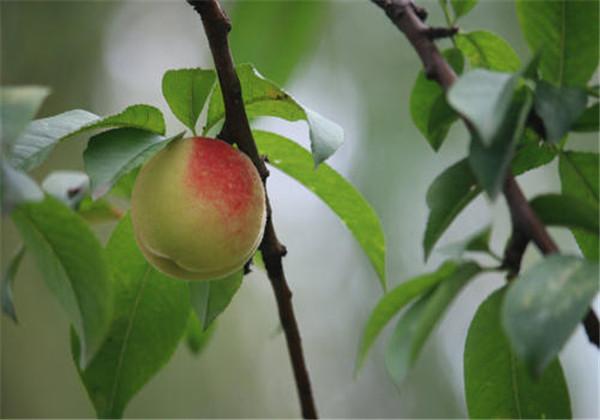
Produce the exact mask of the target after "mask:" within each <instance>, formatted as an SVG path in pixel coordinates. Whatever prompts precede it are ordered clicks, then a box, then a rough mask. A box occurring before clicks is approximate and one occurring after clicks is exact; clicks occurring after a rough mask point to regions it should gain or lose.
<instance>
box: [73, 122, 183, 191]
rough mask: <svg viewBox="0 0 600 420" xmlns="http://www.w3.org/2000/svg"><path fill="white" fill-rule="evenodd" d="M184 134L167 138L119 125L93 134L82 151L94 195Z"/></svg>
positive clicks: (107, 188)
mask: <svg viewBox="0 0 600 420" xmlns="http://www.w3.org/2000/svg"><path fill="white" fill-rule="evenodd" d="M182 136H183V133H179V134H176V135H174V136H171V137H164V136H161V135H158V134H154V133H151V132H149V131H145V130H139V129H135V128H117V129H114V130H110V131H106V132H104V133H100V134H98V135H95V136H94V137H92V138H91V139H90V141H89V143H88V146H87V148H86V149H85V151H84V152H83V162H84V164H85V171H86V172H87V174H88V175H89V177H90V181H91V188H92V197H93V198H98V197H101V196H102V195H104V194H106V193H107V192H108V191H109V190H110V189H111V188H112V186H113V185H115V183H116V182H117V181H118V180H119V178H121V177H123V176H124V175H126V174H127V173H129V172H131V171H132V170H133V169H135V168H137V167H139V166H141V165H143V164H144V163H145V162H146V161H147V160H148V159H150V158H151V157H152V156H154V155H155V154H156V153H158V152H159V151H160V150H162V149H163V148H165V147H166V146H167V145H168V144H169V143H170V142H171V141H173V140H176V139H179V138H181V137H182Z"/></svg>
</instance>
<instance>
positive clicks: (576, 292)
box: [502, 255, 600, 376]
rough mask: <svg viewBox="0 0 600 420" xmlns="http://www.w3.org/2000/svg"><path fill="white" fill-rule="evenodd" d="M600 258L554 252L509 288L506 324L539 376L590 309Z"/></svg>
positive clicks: (522, 356) (520, 352)
mask: <svg viewBox="0 0 600 420" xmlns="http://www.w3.org/2000/svg"><path fill="white" fill-rule="evenodd" d="M599 268H600V266H599V265H598V263H596V262H592V261H588V260H584V259H582V258H578V257H571V256H566V255H550V256H548V257H546V258H544V259H543V260H542V261H541V262H539V263H537V264H536V265H535V266H533V267H531V268H530V269H529V270H527V272H525V273H524V274H522V275H520V276H519V278H518V279H517V280H516V281H515V282H514V283H513V284H512V285H511V286H510V288H509V289H508V292H507V293H506V298H505V300H504V304H503V307H502V323H503V326H504V328H505V330H506V333H507V336H508V338H509V340H510V342H511V344H512V347H513V349H514V351H515V353H516V354H517V356H519V358H520V359H521V360H523V361H524V362H525V364H526V365H527V367H528V369H529V370H530V372H532V373H533V374H534V375H536V376H539V375H541V374H542V372H544V369H546V367H547V366H548V364H549V363H550V362H551V361H552V360H554V359H555V358H556V357H557V356H558V353H559V352H560V350H561V349H562V348H563V346H564V345H565V343H566V342H567V340H568V339H569V337H570V336H571V335H572V334H573V332H574V331H575V328H577V326H578V325H579V322H580V321H581V320H582V319H583V318H584V316H585V314H586V313H587V311H588V308H589V305H590V303H591V302H592V300H593V299H594V296H595V295H596V293H598V289H599V288H600V286H599V284H598V269H599Z"/></svg>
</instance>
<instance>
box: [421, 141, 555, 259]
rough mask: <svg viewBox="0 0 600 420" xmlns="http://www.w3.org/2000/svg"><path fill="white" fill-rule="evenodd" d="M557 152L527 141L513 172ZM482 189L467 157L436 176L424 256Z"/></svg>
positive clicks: (429, 200)
mask: <svg viewBox="0 0 600 420" xmlns="http://www.w3.org/2000/svg"><path fill="white" fill-rule="evenodd" d="M555 156H556V153H555V152H554V151H553V150H552V149H550V148H549V147H548V146H546V145H544V144H541V145H540V144H537V143H527V144H525V145H524V146H523V147H521V148H520V149H519V150H517V153H516V156H515V158H514V159H513V163H512V171H513V174H514V175H520V174H522V173H525V172H527V171H529V170H531V169H534V168H537V167H539V166H542V165H545V164H547V163H549V162H550V161H552V159H554V157H555ZM480 192H481V188H479V186H478V185H477V179H476V178H475V175H473V172H472V170H471V167H470V165H469V162H468V160H467V159H463V160H460V161H458V162H456V163H455V164H454V165H452V166H450V167H448V168H446V170H444V172H442V173H441V174H440V175H438V176H437V178H436V179H435V180H434V181H433V183H432V184H431V186H430V187H429V189H428V190H427V207H428V208H429V217H428V218H427V228H426V229H425V235H424V237H423V251H424V254H425V260H427V258H429V255H430V254H431V250H432V249H433V247H434V246H435V244H436V243H437V241H438V240H439V239H440V237H441V236H442V234H443V233H444V232H445V231H446V229H447V228H448V226H450V224H451V223H452V222H453V221H454V219H455V218H456V216H458V215H459V214H460V212H461V211H462V210H463V209H464V208H465V207H467V205H468V204H469V203H470V202H471V201H473V199H475V197H477V196H478V195H479V193H480Z"/></svg>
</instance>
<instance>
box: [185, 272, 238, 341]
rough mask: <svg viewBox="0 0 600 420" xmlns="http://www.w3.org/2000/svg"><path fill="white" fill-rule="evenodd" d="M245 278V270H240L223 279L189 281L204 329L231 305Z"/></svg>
mask: <svg viewBox="0 0 600 420" xmlns="http://www.w3.org/2000/svg"><path fill="white" fill-rule="evenodd" d="M243 278H244V272H243V271H242V270H240V271H236V272H235V273H233V274H230V275H228V276H226V277H223V278H221V279H215V280H210V281H202V280H200V281H190V282H189V284H190V297H191V302H192V309H193V310H194V312H195V313H196V316H197V317H198V320H199V321H200V326H201V327H202V330H203V331H205V330H206V329H207V328H208V327H209V326H210V325H211V324H212V323H213V321H214V320H215V319H216V318H217V317H218V316H219V315H220V314H221V313H222V312H223V311H224V310H225V309H226V308H227V306H229V303H230V302H231V299H233V296H234V295H235V294H236V292H237V291H238V289H239V288H240V286H241V285H242V279H243Z"/></svg>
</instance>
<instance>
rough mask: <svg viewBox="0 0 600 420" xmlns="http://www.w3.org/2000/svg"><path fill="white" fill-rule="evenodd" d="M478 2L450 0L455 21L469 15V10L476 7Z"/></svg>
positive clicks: (476, 0)
mask: <svg viewBox="0 0 600 420" xmlns="http://www.w3.org/2000/svg"><path fill="white" fill-rule="evenodd" d="M478 1H479V0H450V4H452V9H453V10H454V16H455V17H456V19H458V18H460V17H462V16H464V15H466V14H467V13H469V12H470V11H471V9H473V8H474V7H475V6H477V2H478Z"/></svg>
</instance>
